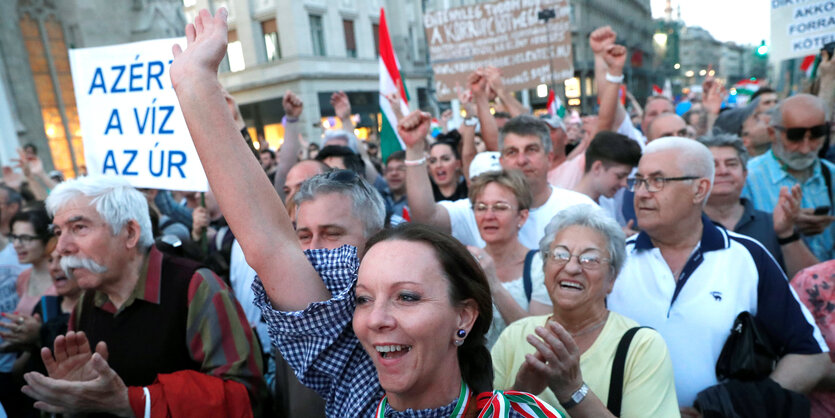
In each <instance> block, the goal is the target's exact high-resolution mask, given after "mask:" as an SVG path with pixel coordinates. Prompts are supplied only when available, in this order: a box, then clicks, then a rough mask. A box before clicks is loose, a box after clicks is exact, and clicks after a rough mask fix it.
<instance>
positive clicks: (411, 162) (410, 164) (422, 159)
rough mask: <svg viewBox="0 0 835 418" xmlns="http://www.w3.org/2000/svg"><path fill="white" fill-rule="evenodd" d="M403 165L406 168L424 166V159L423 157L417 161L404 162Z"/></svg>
mask: <svg viewBox="0 0 835 418" xmlns="http://www.w3.org/2000/svg"><path fill="white" fill-rule="evenodd" d="M403 164H404V165H406V166H415V165H424V164H426V157H423V158H421V159H419V160H405V161H403Z"/></svg>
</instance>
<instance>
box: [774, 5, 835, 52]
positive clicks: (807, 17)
mask: <svg viewBox="0 0 835 418" xmlns="http://www.w3.org/2000/svg"><path fill="white" fill-rule="evenodd" d="M770 3H771V48H769V53H770V54H771V57H772V59H773V60H774V61H775V62H779V61H782V60H786V59H791V58H800V57H805V56H807V55H817V54H818V53H820V50H821V48H822V47H823V46H824V45H825V44H827V43H829V42H835V0H772V1H771V2H770Z"/></svg>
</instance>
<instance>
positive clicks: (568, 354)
mask: <svg viewBox="0 0 835 418" xmlns="http://www.w3.org/2000/svg"><path fill="white" fill-rule="evenodd" d="M527 341H528V343H529V344H531V345H532V346H534V347H535V348H536V353H534V354H528V355H526V356H525V362H524V363H523V364H522V367H521V368H520V369H519V373H517V374H516V384H515V385H514V389H517V390H526V391H527V390H531V389H532V390H534V391H532V392H531V393H541V392H542V390H545V388H544V387H543V382H547V387H548V388H550V389H551V391H552V392H554V395H556V396H557V399H568V398H570V397H571V394H573V393H574V392H576V391H577V390H578V389H580V386H582V385H583V375H582V373H581V372H580V349H579V347H577V344H576V343H575V342H574V338H572V337H571V334H569V333H568V331H566V330H565V328H563V327H562V326H561V325H560V324H558V323H556V322H554V321H551V320H549V321H548V322H547V323H546V324H545V326H544V327H537V328H536V336H534V335H528V337H527ZM536 390H538V391H536Z"/></svg>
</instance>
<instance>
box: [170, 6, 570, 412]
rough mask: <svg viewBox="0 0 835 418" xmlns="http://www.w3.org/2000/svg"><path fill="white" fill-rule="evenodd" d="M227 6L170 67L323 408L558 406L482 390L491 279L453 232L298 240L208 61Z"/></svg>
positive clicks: (202, 21) (276, 321) (270, 304)
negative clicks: (358, 243) (337, 241)
mask: <svg viewBox="0 0 835 418" xmlns="http://www.w3.org/2000/svg"><path fill="white" fill-rule="evenodd" d="M226 15H227V13H226V11H225V10H224V9H220V10H219V11H218V13H217V15H216V16H215V17H212V16H211V15H210V14H209V13H208V12H207V11H205V10H203V11H201V12H200V14H199V15H198V16H197V18H196V19H195V23H194V25H188V26H187V27H186V38H187V40H188V47H187V48H186V50H185V51H182V50H181V49H180V48H179V47H177V46H175V48H174V55H175V59H174V62H173V64H172V66H171V69H170V73H171V79H172V82H173V85H174V88H175V90H176V92H177V96H178V98H179V100H180V105H181V107H182V111H183V115H184V116H185V120H186V123H187V125H188V128H189V131H190V133H191V136H192V139H193V140H194V144H195V147H196V148H197V152H198V154H199V155H200V160H201V161H202V163H203V166H204V168H205V171H206V174H207V176H208V178H209V182H210V184H211V186H212V189H213V190H215V191H216V196H217V200H218V203H219V204H220V207H221V210H222V211H223V213H224V214H225V215H226V217H227V219H228V221H229V225H230V227H231V228H232V230H233V231H234V233H235V236H236V237H238V239H239V241H240V244H241V247H242V248H243V250H244V254H245V255H246V259H247V262H248V263H249V264H250V265H251V266H252V267H253V268H254V269H255V271H256V272H257V273H258V275H259V276H260V280H257V281H256V282H255V284H254V290H255V293H256V303H257V304H259V306H261V308H262V311H263V312H264V315H265V318H266V319H267V322H268V324H269V326H270V334H271V337H272V340H273V344H274V345H277V346H278V347H279V348H280V349H281V352H282V353H283V354H284V356H285V358H286V360H287V361H288V362H289V363H290V364H291V366H292V367H293V368H294V370H295V371H296V374H297V375H298V376H299V377H300V378H301V380H302V382H303V383H305V384H306V385H308V386H310V387H312V388H314V389H315V390H317V391H318V392H319V393H320V394H321V395H322V396H323V397H324V398H325V400H326V402H327V406H326V412H327V414H328V415H329V416H351V417H355V416H371V415H372V414H375V411H376V415H377V416H387V417H400V416H411V417H415V416H476V415H478V414H479V411H481V410H485V411H486V414H485V415H483V416H505V414H507V413H508V412H509V413H510V415H511V416H521V415H520V414H519V413H518V412H517V410H515V409H511V408H520V409H521V410H525V411H528V413H533V414H542V415H540V416H548V417H558V416H561V415H560V414H559V413H558V412H556V411H555V410H554V409H553V408H552V407H550V406H548V405H547V404H545V403H543V402H541V401H539V400H538V399H536V397H534V396H532V395H529V394H525V393H521V392H506V393H501V392H493V391H492V371H491V368H490V364H491V361H490V353H489V352H488V351H487V349H486V348H485V347H484V334H485V333H486V332H487V329H488V328H489V325H490V318H491V316H492V312H491V300H490V289H489V286H488V284H487V280H486V279H485V277H484V274H483V272H482V271H481V269H480V268H479V267H478V264H477V263H476V261H475V259H474V258H473V257H471V256H470V255H469V253H468V252H467V250H466V249H465V248H464V247H463V246H462V245H461V244H459V243H457V242H456V241H455V240H454V239H453V238H451V237H449V236H448V235H445V234H442V233H439V232H437V231H435V230H433V229H431V228H427V227H423V226H414V225H407V226H405V227H402V228H398V229H394V230H387V231H384V232H382V233H380V234H378V235H376V236H375V237H372V238H371V240H370V241H369V242H368V244H367V245H366V250H365V257H364V260H363V262H362V263H360V262H359V259H358V257H357V253H356V249H355V248H353V247H349V246H345V247H341V248H338V249H335V250H324V249H322V250H309V251H307V252H302V250H301V247H300V244H299V242H298V240H297V239H296V237H295V233H294V231H293V226H292V223H291V221H290V219H289V217H288V216H287V213H286V212H285V211H284V210H283V208H282V204H281V201H280V200H279V199H278V196H277V194H276V193H275V191H274V189H273V188H272V186H271V185H270V184H269V182H268V181H267V179H266V178H265V176H264V175H263V173H262V171H261V168H260V166H259V165H258V163H257V162H256V161H255V160H254V159H252V157H251V155H250V154H249V150H248V149H247V148H246V146H245V145H244V144H243V141H240V137H239V136H240V133H239V132H238V131H237V130H236V129H235V127H234V123H233V122H232V119H231V114H229V113H228V111H227V110H226V109H225V103H224V102H223V96H222V94H221V88H220V84H219V83H218V81H217V67H218V64H219V63H220V61H221V59H222V58H223V56H224V54H225V51H226V34H227V27H226ZM429 120H430V119H429V115H427V114H425V113H420V112H416V113H414V114H412V115H409V116H408V117H406V118H405V119H404V120H402V121H401V122H400V124H399V132H400V135H401V136H404V135H405V136H407V137H410V138H412V137H417V136H425V134H426V131H427V130H428V127H429ZM311 264H312V265H311ZM262 281H263V287H262V286H261V283H262ZM479 393H481V394H482V396H479V397H477V396H476V395H477V394H479ZM511 404H513V405H511Z"/></svg>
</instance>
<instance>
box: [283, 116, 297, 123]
mask: <svg viewBox="0 0 835 418" xmlns="http://www.w3.org/2000/svg"><path fill="white" fill-rule="evenodd" d="M298 121H299V118H292V117H290V116H287V115H284V117H283V118H281V122H282V123H296V122H298Z"/></svg>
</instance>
